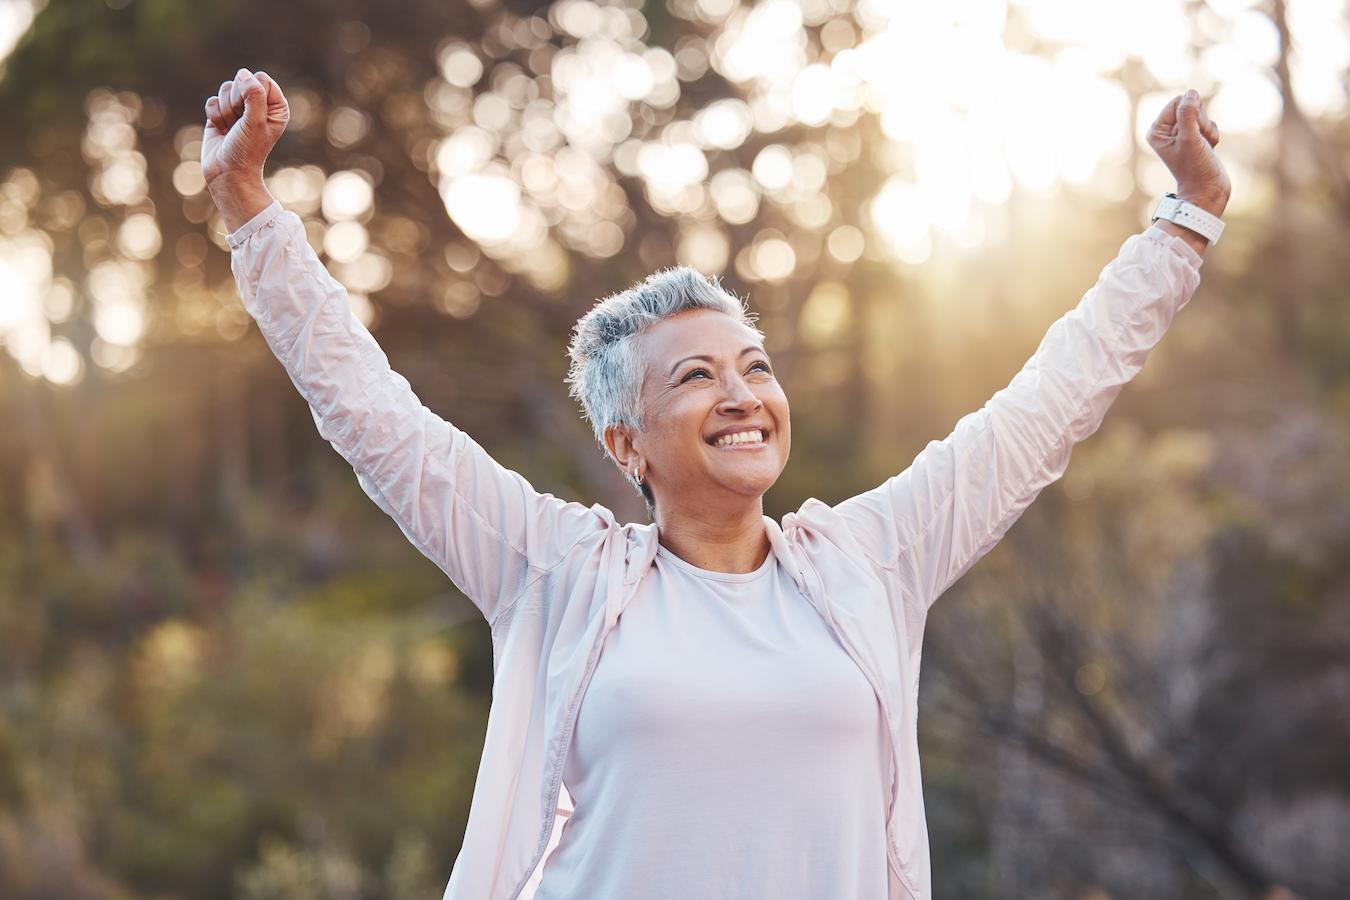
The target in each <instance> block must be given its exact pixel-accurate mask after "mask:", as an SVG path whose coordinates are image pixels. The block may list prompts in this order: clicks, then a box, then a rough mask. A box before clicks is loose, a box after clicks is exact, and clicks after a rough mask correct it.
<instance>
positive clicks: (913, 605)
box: [202, 69, 1229, 900]
mask: <svg viewBox="0 0 1350 900" xmlns="http://www.w3.org/2000/svg"><path fill="white" fill-rule="evenodd" d="M206 112H207V120H208V121H207V125H206V130H205V134H204V136H203V141H202V174H203V176H204V178H205V179H206V182H207V185H208V186H209V188H210V190H211V194H212V197H213V198H214V199H215V201H216V204H217V205H218V206H219V208H220V210H221V213H222V215H223V217H224V219H225V222H226V225H227V227H229V228H230V229H231V234H230V235H229V236H228V243H229V246H230V248H231V251H232V259H231V261H232V266H233V270H234V274H235V279H236V282H237V284H238V287H239V291H240V295H241V296H242V298H243V301H244V306H245V308H246V309H247V310H248V312H249V313H250V314H251V315H252V316H253V317H254V319H256V320H257V322H258V326H259V328H260V330H261V332H262V334H263V336H264V338H265V339H266V340H267V342H268V345H269V346H270V347H271V348H272V350H273V352H274V353H276V355H277V358H278V359H279V360H280V361H281V363H282V364H283V366H285V368H286V371H287V372H288V374H289V375H290V377H291V380H292V381H293V382H294V383H295V386H296V388H297V389H298V390H299V391H300V393H301V395H302V396H303V397H304V398H305V400H306V401H308V403H309V405H310V408H311V410H312V412H313V416H314V420H315V423H316V424H317V425H318V428H319V433H320V434H321V435H322V436H323V437H324V438H325V439H327V440H328V441H329V442H331V443H332V445H333V446H334V448H335V449H336V450H337V451H338V452H339V453H340V454H341V455H342V456H343V457H344V458H345V459H346V460H347V461H348V462H349V463H350V464H351V466H352V468H353V470H354V471H355V473H356V476H357V479H358V481H359V483H360V485H361V487H362V488H363V489H364V490H365V491H366V493H367V494H368V495H369V496H370V497H371V499H372V500H374V501H375V503H377V504H378V505H379V506H380V508H381V509H383V510H384V511H385V512H386V513H388V514H389V515H390V516H391V517H392V518H393V519H394V520H395V521H396V522H397V524H398V526H399V528H400V529H402V531H403V532H404V534H405V535H407V537H408V538H409V540H411V541H412V542H413V543H414V544H415V545H416V546H417V548H418V549H419V550H420V551H421V552H422V553H423V554H425V555H426V556H427V557H428V558H429V559H431V560H433V561H434V562H435V563H436V564H437V565H438V566H439V567H440V568H441V569H442V571H444V572H445V574H446V575H447V577H449V578H450V579H451V581H453V582H454V584H455V585H456V586H457V587H458V588H459V589H460V590H461V591H463V593H464V594H465V596H467V597H468V598H469V599H470V600H472V601H473V603H474V604H475V605H476V606H477V607H478V608H479V609H480V610H481V611H482V613H483V615H484V617H485V618H486V619H487V620H488V622H489V623H490V624H491V628H492V637H493V649H494V671H495V680H494V684H493V692H492V708H491V712H490V716H489V721H488V730H487V737H486V740H485V743H484V748H483V758H482V764H481V767H480V769H479V772H478V781H477V784H476V787H475V791H474V798H473V805H472V808H471V810H470V813H469V821H468V827H467V830H466V832H465V835H464V842H463V845H462V847H461V849H460V853H459V857H458V860H457V861H456V863H455V866H454V869H453V872H452V874H451V876H450V882H449V885H448V887H447V888H446V894H445V896H446V898H447V900H470V898H472V900H483V898H487V900H516V898H521V897H530V896H537V897H539V898H544V900H551V898H559V900H560V898H565V897H587V898H596V900H619V898H628V897H634V896H642V897H644V898H652V900H676V898H680V900H686V898H695V900H697V898H704V900H713V898H718V900H760V898H766V897H773V898H778V900H810V898H819V897H858V898H865V900H882V898H886V900H900V898H911V900H920V898H927V897H929V896H930V894H931V888H930V878H929V868H928V866H929V863H928V833H927V827H926V824H925V819H924V807H923V793H922V787H921V780H920V773H919V756H918V738H917V731H916V719H917V709H916V702H917V688H918V677H919V661H920V657H921V650H922V644H923V630H924V623H925V620H926V617H927V613H928V609H929V607H931V605H932V604H933V602H934V601H935V600H936V599H937V598H938V597H939V596H941V595H942V593H943V592H944V591H945V590H946V589H947V588H948V587H949V586H950V585H951V584H952V583H953V582H955V581H956V579H958V578H959V577H961V575H962V574H964V573H965V572H966V571H967V570H968V569H969V568H970V567H971V566H973V565H974V564H975V563H976V562H977V561H978V560H979V559H980V558H981V557H982V556H983V555H984V554H985V553H987V552H988V551H989V550H990V549H991V548H992V547H993V546H994V545H995V544H996V543H997V542H998V541H999V540H1000V539H1001V538H1002V536H1003V535H1004V534H1005V533H1006V532H1007V530H1008V529H1009V528H1010V527H1012V525H1013V523H1014V522H1015V521H1017V519H1018V517H1019V516H1020V515H1021V513H1022V512H1023V510H1025V509H1026V508H1027V506H1028V505H1029V504H1030V503H1031V502H1032V501H1033V500H1034V499H1035V498H1036V496H1037V495H1038V494H1039V493H1040V491H1041V490H1042V489H1044V488H1045V487H1046V486H1047V485H1048V484H1050V483H1051V482H1053V481H1055V480H1056V479H1058V478H1059V477H1060V476H1061V475H1062V474H1063V473H1064V470H1065V468H1066V466H1067V465H1068V461H1069V455H1070V453H1071V452H1072V449H1073V447H1074V445H1075V444H1077V443H1078V442H1079V441H1082V440H1083V439H1084V438H1086V437H1088V436H1089V435H1091V434H1092V433H1093V432H1094V431H1096V430H1097V428H1098V426H1099V425H1100V424H1101V422H1102V418H1103V417H1104V416H1105V415H1106V411H1107V409H1108V408H1109V407H1110V405H1111V403H1112V401H1113V400H1114V399H1115V397H1116V396H1117V395H1118V394H1119V393H1120V391H1121V389H1122V388H1123V387H1124V386H1125V384H1126V383H1127V382H1128V381H1129V380H1130V379H1131V378H1133V377H1134V376H1135V375H1136V374H1137V373H1138V372H1139V370H1140V369H1141V368H1142V366H1143V364H1144V361H1145V359H1146V358H1147V356H1148V354H1149V351H1150V350H1151V349H1152V348H1153V347H1154V346H1155V345H1156V344H1157V343H1158V341H1159V340H1161V338H1162V336H1163V334H1164V332H1165V331H1166V330H1167V328H1168V326H1169V325H1170V324H1171V322H1172V319H1173V317H1174V316H1175V315H1176V313H1177V311H1178V310H1180V309H1181V308H1182V307H1183V306H1185V305H1186V303H1187V302H1188V301H1189V300H1190V297H1191V295H1192V293H1193V292H1194V291H1195V289H1196V286H1197V285H1198V283H1199V269H1200V264H1201V253H1202V252H1203V251H1204V249H1205V246H1206V240H1207V239H1208V240H1213V239H1215V238H1217V236H1218V233H1219V231H1221V230H1222V225H1221V223H1219V222H1218V221H1217V219H1216V217H1217V216H1218V215H1219V214H1220V213H1222V211H1223V208H1224V205H1225V204H1226V202H1227V199H1228V192H1229V185H1228V178H1227V175H1226V174H1225V172H1224V170H1223V166H1222V165H1221V164H1220V163H1219V161H1218V158H1217V157H1216V156H1215V155H1214V153H1213V149H1212V148H1213V145H1215V144H1217V143H1218V128H1217V126H1216V125H1214V124H1213V123H1212V122H1210V121H1209V120H1208V119H1207V118H1206V117H1205V115H1204V112H1203V109H1202V108H1201V105H1200V103H1199V100H1198V97H1196V96H1195V95H1194V94H1190V93H1188V94H1187V95H1185V96H1184V97H1183V96H1178V97H1176V98H1174V99H1173V100H1172V101H1171V102H1170V103H1169V104H1168V105H1167V107H1166V108H1165V109H1164V110H1163V111H1162V112H1161V114H1160V115H1159V116H1158V118H1157V120H1156V121H1155V122H1154V124H1153V128H1152V129H1151V130H1150V132H1149V143H1150V145H1151V146H1152V147H1153V148H1154V150H1155V151H1157V153H1158V155H1159V156H1160V157H1161V159H1162V160H1163V161H1164V162H1165V163H1166V164H1167V166H1168V167H1169V168H1170V169H1171V171H1172V172H1173V173H1174V174H1175V175H1176V177H1177V182H1178V185H1177V195H1178V196H1173V197H1169V198H1168V199H1166V200H1165V201H1164V202H1163V203H1162V204H1160V206H1159V209H1158V216H1159V217H1164V218H1167V219H1170V220H1171V221H1165V222H1161V223H1160V224H1155V225H1152V226H1150V227H1149V228H1148V229H1147V230H1146V231H1145V232H1144V233H1143V234H1137V235H1132V236H1131V237H1129V238H1128V239H1127V240H1126V241H1125V243H1124V245H1123V247H1122V248H1121V250H1120V254H1119V255H1118V256H1117V258H1116V259H1115V260H1114V261H1113V262H1111V263H1110V264H1109V265H1108V266H1107V267H1106V268H1105V269H1104V270H1103V271H1102V273H1101V276H1100V278H1099V279H1098V281H1097V283H1096V284H1095V285H1094V286H1093V287H1092V288H1091V289H1090V290H1089V291H1088V292H1087V293H1086V294H1085V295H1084V296H1083V299H1082V300H1081V301H1080V302H1079V304H1078V306H1077V307H1076V308H1074V309H1073V310H1071V311H1070V312H1068V313H1066V314H1065V315H1064V316H1063V317H1061V318H1060V319H1059V320H1058V321H1057V322H1055V323H1054V324H1053V325H1052V326H1051V327H1050V330H1049V332H1048V333H1047V334H1046V336H1045V339H1044V340H1043V341H1042V342H1041V345H1040V346H1039V347H1038V348H1037V350H1036V353H1035V355H1034V356H1033V357H1032V358H1031V360H1030V361H1028V362H1027V364H1026V366H1025V367H1024V368H1023V369H1022V371H1021V372H1019V373H1018V374H1017V376H1016V377H1015V378H1014V379H1013V380H1012V382H1011V384H1009V385H1008V386H1007V387H1006V388H1005V389H1003V390H1001V391H999V392H998V393H996V394H995V395H994V396H993V398H992V399H991V400H990V401H989V402H988V403H987V404H986V405H985V406H984V407H983V408H981V409H979V410H977V411H976V412H973V413H971V414H969V415H967V416H965V417H964V418H962V419H961V420H960V421H959V422H958V423H957V424H956V427H955V429H954V430H953V431H952V433H951V434H950V435H948V436H947V437H946V438H945V439H943V440H941V441H932V442H931V443H929V444H928V446H927V447H926V448H925V449H924V451H923V452H922V453H920V454H919V455H918V457H917V458H915V459H914V461H913V462H912V463H911V464H910V466H909V467H908V468H906V469H904V470H903V471H901V472H900V473H899V474H897V475H895V476H894V477H892V478H890V479H888V480H887V481H885V482H884V483H882V484H881V485H879V486H877V487H875V488H873V489H872V490H869V491H866V492H864V493H862V494H859V495H857V496H855V497H851V498H849V499H848V500H845V501H844V502H842V503H840V504H838V505H836V506H833V507H831V506H827V505H826V504H824V503H821V502H820V501H818V500H814V499H811V500H807V501H805V502H804V503H803V504H802V505H801V507H800V508H799V509H798V510H797V512H795V513H791V514H789V515H788V516H786V517H784V519H783V521H782V523H781V524H780V523H779V522H776V521H775V520H773V519H772V518H769V517H767V516H765V515H764V514H763V498H764V494H765V492H766V491H767V490H768V489H769V488H770V487H772V486H773V484H774V483H775V482H776V481H777V479H778V476H779V475H780V473H781V472H782V470H783V466H784V464H785V463H786V462H787V459H788V454H789V451H790V448H791V439H792V428H791V421H790V416H789V410H788V401H787V397H786V396H785V395H784V393H783V390H782V388H781V387H780V386H779V384H778V382H777V380H776V379H775V377H774V374H773V367H772V363H771V361H770V359H769V356H768V354H767V353H766V352H765V351H764V345H763V335H762V334H761V333H760V332H759V331H758V330H757V329H756V328H755V327H754V324H753V319H752V318H751V316H750V314H749V313H748V312H747V310H746V308H745V305H744V303H742V302H741V301H740V300H738V299H736V298H735V297H733V296H732V295H731V294H729V293H727V292H726V291H724V290H723V289H722V288H721V287H720V285H719V284H718V283H717V281H716V280H714V279H710V278H706V277H704V276H702V275H700V274H699V273H697V272H695V271H693V270H692V269H688V268H679V269H671V270H667V271H664V272H658V273H656V274H654V275H652V276H650V277H649V278H647V279H646V280H644V281H642V282H641V283H639V284H637V285H634V286H633V287H631V288H629V289H628V290H625V291H622V292H620V293H617V294H615V295H613V296H611V297H608V298H606V299H604V300H601V301H600V302H599V303H597V304H596V305H595V307H594V308H593V309H592V310H591V311H590V312H588V313H587V314H586V315H585V316H583V317H582V319H581V320H580V321H579V322H578V323H577V327H576V333H575V337H574V340H573V342H572V346H571V355H572V368H571V371H570V373H569V376H568V383H569V385H570V387H571V390H572V393H573V394H574V396H576V397H577V398H578V399H579V400H580V401H581V404H582V406H583V408H584V410H585V414H586V416H587V418H588V419H589V420H590V422H591V425H592V427H593V428H594V430H595V434H596V437H597V440H599V441H600V443H601V444H602V445H603V446H604V448H605V452H606V453H607V454H608V455H609V456H610V458H611V459H612V460H613V461H614V463H615V464H616V466H618V468H619V469H620V470H621V471H623V472H625V473H626V474H627V475H628V477H629V478H630V479H631V480H632V482H633V483H634V484H635V485H637V486H638V488H639V489H640V490H641V491H642V492H643V496H644V497H645V499H646V500H647V503H648V507H649V509H650V510H651V512H652V516H653V518H654V522H653V523H651V524H633V523H629V524H624V523H620V522H618V521H616V519H615V517H614V515H613V514H612V513H611V512H610V511H609V510H607V509H605V508H604V507H603V506H600V505H598V504H597V505H593V506H590V507H587V506H584V505H582V504H579V503H570V502H564V501H562V500H559V499H557V498H555V497H553V496H551V495H548V494H541V493H539V492H537V491H535V490H534V488H533V487H532V486H531V485H530V484H529V482H528V481H526V479H525V478H523V477H522V476H520V475H519V474H517V473H515V472H512V471H510V470H508V469H505V468H503V467H502V466H501V465H499V464H498V463H497V462H495V461H494V460H493V459H492V458H491V457H490V456H489V455H488V454H487V453H486V452H485V451H484V450H483V448H482V447H480V446H479V445H478V444H477V443H475V442H474V441H473V440H472V439H470V438H469V437H468V435H466V434H465V433H464V432H463V431H461V430H459V429H458V428H456V427H455V426H454V425H453V424H451V423H450V422H447V421H445V420H444V419H442V418H441V417H439V416H437V415H436V414H435V413H433V412H431V411H430V410H429V409H427V408H426V407H425V406H423V405H422V404H421V402H420V401H419V400H418V399H417V397H416V395H415V394H414V393H413V391H412V389H411V387H410V386H409V384H408V382H407V380H406V379H404V378H403V377H402V376H400V375H398V374H397V373H395V372H394V371H393V370H392V369H391V368H390V366H389V361H388V359H387V358H386V356H385V355H384V353H383V352H382V351H381V350H380V348H379V346H378V345H377V344H376V342H375V339H374V338H373V337H372V336H371V334H370V332H369V331H367V330H366V328H365V327H364V326H363V324H362V322H361V321H360V319H359V318H358V317H357V316H356V315H355V314H354V312H353V309H352V299H351V298H350V297H349V296H348V294H347V293H346V291H345V290H344V289H343V287H342V286H341V285H340V284H339V283H338V282H337V281H335V280H334V279H333V278H332V276H330V275H329V273H328V272H327V271H326V270H325V269H324V267H323V265H322V264H321V263H320V262H319V259H318V257H317V256H316V255H315V253H314V251H313V250H312V249H311V248H310V245H309V243H308V241H307V239H306V235H305V229H304V226H303V225H302V223H301V221H300V219H299V218H298V217H297V216H296V215H295V214H294V213H291V212H285V211H283V210H282V208H281V206H280V204H278V203H277V202H276V201H275V200H274V199H273V198H272V197H271V195H270V194H269V193H268V191H267V189H266V187H265V186H264V184H263V180H262V169H263V164H264V162H265V160H266V157H267V155H268V153H269V152H270V150H271V148H272V146H273V145H274V144H275V143H276V140H277V139H278V138H279V137H280V135H281V132H282V131H283V130H284V129H285V126H286V121H287V118H288V106H287V104H286V99H285V97H284V95H283V94H282V92H281V89H280V87H279V86H278V85H277V84H276V83H275V82H273V81H272V80H271V79H270V78H268V77H266V76H265V75H263V74H262V73H259V74H258V75H257V76H254V75H253V74H252V73H250V72H249V71H248V70H245V69H241V70H240V71H239V74H238V76H237V77H236V79H234V80H232V81H227V82H225V83H223V84H222V85H221V87H220V92H219V94H218V95H217V96H215V97H212V98H211V99H210V100H209V101H208V102H207V109H206ZM771 174H772V173H770V175H771ZM756 177H760V173H759V172H758V171H757V172H756ZM765 177H768V176H765ZM350 187H351V188H353V189H356V190H358V191H359V190H361V186H359V185H356V184H355V183H352V184H351V185H350ZM363 196H366V195H363ZM366 199H367V200H368V199H369V197H368V196H366ZM326 201H327V198H325V202H326ZM1177 223H1180V224H1177ZM620 621H622V623H623V626H622V627H621V628H620V627H619V622H620Z"/></svg>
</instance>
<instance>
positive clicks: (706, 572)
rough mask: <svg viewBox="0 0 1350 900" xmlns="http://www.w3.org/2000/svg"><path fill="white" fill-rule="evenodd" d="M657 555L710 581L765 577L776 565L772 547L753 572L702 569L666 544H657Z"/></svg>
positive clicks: (734, 580)
mask: <svg viewBox="0 0 1350 900" xmlns="http://www.w3.org/2000/svg"><path fill="white" fill-rule="evenodd" d="M656 555H657V556H658V557H660V558H661V559H664V560H665V561H666V562H668V563H670V564H671V565H672V566H674V567H675V568H677V569H680V570H682V571H684V572H688V573H689V574H690V575H693V576H695V577H696V578H703V579H706V580H708V581H730V582H746V581H756V580H758V579H760V578H763V577H764V576H765V575H767V574H769V572H770V571H772V569H773V565H774V555H773V549H772V548H770V549H769V552H768V553H767V554H766V555H765V557H764V562H762V563H760V566H759V568H758V569H755V570H754V571H753V572H714V571H712V570H711V569H700V568H699V567H698V566H696V565H694V564H693V563H690V562H686V561H684V560H683V559H680V558H679V557H678V556H676V555H675V554H674V553H672V552H671V551H669V550H667V549H666V547H665V545H664V544H661V545H658V546H657V548H656Z"/></svg>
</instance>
